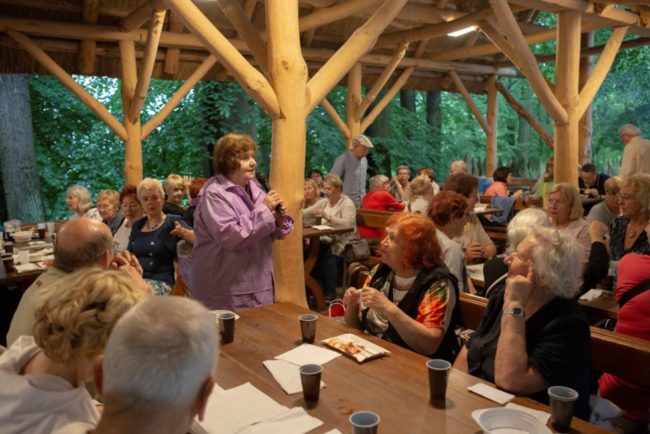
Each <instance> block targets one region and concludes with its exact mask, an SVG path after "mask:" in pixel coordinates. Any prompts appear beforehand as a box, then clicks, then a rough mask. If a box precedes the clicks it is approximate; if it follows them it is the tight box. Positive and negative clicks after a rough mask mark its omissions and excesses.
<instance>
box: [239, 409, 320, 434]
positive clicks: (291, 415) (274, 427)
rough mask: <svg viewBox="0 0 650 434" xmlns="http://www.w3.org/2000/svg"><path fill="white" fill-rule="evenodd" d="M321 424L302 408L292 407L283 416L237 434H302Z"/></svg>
mask: <svg viewBox="0 0 650 434" xmlns="http://www.w3.org/2000/svg"><path fill="white" fill-rule="evenodd" d="M322 424H323V422H322V421H321V420H320V419H316V418H315V417H313V416H310V415H309V414H307V412H306V411H305V409H304V408H302V407H294V408H292V409H291V410H289V411H288V412H286V413H284V414H281V415H279V416H276V417H274V418H272V419H269V420H265V421H264V422H260V423H258V424H255V425H253V426H249V427H248V428H245V429H243V430H241V431H238V432H237V434H268V433H282V434H304V433H308V432H309V431H311V430H313V429H316V428H318V427H319V426H321V425H322Z"/></svg>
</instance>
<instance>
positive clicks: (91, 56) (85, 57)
mask: <svg viewBox="0 0 650 434" xmlns="http://www.w3.org/2000/svg"><path fill="white" fill-rule="evenodd" d="M98 15H99V0H83V14H82V19H83V22H84V23H88V24H97V19H98ZM96 47H97V42H96V41H95V40H93V39H82V40H81V44H80V45H79V60H78V63H79V73H80V74H84V75H94V73H95V48H96Z"/></svg>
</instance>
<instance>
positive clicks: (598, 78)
mask: <svg viewBox="0 0 650 434" xmlns="http://www.w3.org/2000/svg"><path fill="white" fill-rule="evenodd" d="M627 30H628V27H627V26H626V27H619V28H617V29H614V31H613V32H612V35H611V36H610V37H609V41H607V45H606V46H605V48H604V49H603V52H602V54H601V55H600V59H598V63H596V66H595V67H594V70H593V72H592V73H591V76H590V77H589V79H588V80H587V83H585V85H584V87H583V88H582V90H581V91H580V102H579V103H578V108H577V116H578V117H579V118H581V117H582V115H583V114H584V113H585V111H586V110H587V107H589V106H590V105H591V101H592V100H593V99H594V97H595V96H596V93H597V92H598V89H600V86H601V85H602V84H603V81H604V80H605V77H607V73H608V72H609V69H610V68H611V67H612V64H613V63H614V59H616V53H618V49H619V47H620V46H621V43H622V42H623V38H624V37H625V34H626V33H627Z"/></svg>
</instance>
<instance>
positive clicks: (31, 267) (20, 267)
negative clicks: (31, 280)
mask: <svg viewBox="0 0 650 434" xmlns="http://www.w3.org/2000/svg"><path fill="white" fill-rule="evenodd" d="M14 266H15V267H16V271H17V272H19V273H24V272H26V271H35V270H40V269H41V267H39V266H38V264H32V263H31V262H28V263H27V264H16V265H14Z"/></svg>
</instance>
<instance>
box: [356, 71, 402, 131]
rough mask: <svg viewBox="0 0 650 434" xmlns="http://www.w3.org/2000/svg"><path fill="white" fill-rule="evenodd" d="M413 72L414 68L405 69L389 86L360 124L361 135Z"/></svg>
mask: <svg viewBox="0 0 650 434" xmlns="http://www.w3.org/2000/svg"><path fill="white" fill-rule="evenodd" d="M414 70H415V68H414V67H412V66H411V67H410V68H406V69H405V70H404V71H403V72H402V74H401V75H400V76H399V78H398V79H397V80H395V83H393V85H392V86H391V88H390V89H388V92H386V93H385V94H384V96H383V97H382V98H381V100H380V101H379V102H378V103H377V104H376V105H375V106H374V107H373V109H372V110H371V111H370V113H368V116H366V117H365V119H364V120H363V121H362V122H361V131H360V132H361V134H363V133H365V132H366V130H367V129H368V127H369V126H370V125H372V123H373V122H374V121H375V119H377V116H379V114H380V113H381V112H382V111H384V109H385V108H386V106H387V105H388V104H389V103H390V102H391V101H392V100H393V98H394V97H395V95H397V92H399V91H400V90H401V89H402V88H403V87H404V85H405V84H406V82H407V81H408V79H409V78H410V77H411V74H413V71H414Z"/></svg>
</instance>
